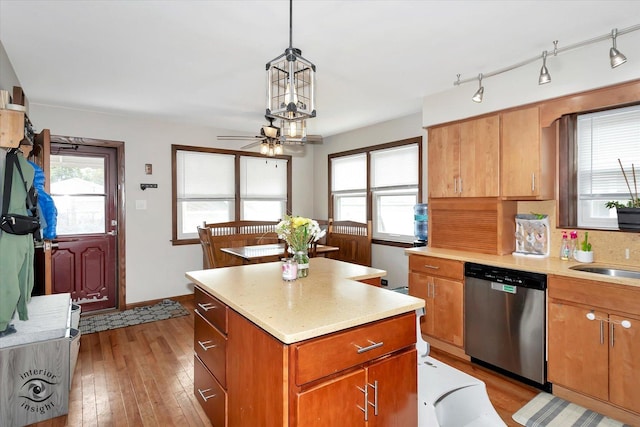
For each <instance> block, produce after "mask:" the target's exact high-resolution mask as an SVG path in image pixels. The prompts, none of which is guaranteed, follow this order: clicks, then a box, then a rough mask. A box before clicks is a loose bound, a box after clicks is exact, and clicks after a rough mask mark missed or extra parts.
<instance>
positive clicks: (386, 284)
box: [380, 279, 389, 286]
mask: <svg viewBox="0 0 640 427" xmlns="http://www.w3.org/2000/svg"><path fill="white" fill-rule="evenodd" d="M380 285H382V286H389V281H388V280H387V279H381V280H380Z"/></svg>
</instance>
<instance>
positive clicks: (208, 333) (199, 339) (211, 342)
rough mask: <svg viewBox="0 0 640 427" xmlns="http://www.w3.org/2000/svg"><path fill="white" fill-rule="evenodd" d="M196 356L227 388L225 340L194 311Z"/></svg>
mask: <svg viewBox="0 0 640 427" xmlns="http://www.w3.org/2000/svg"><path fill="white" fill-rule="evenodd" d="M193 347H194V348H195V351H196V354H197V355H198V357H199V358H200V360H202V362H204V364H205V365H206V366H207V368H209V370H210V371H211V373H212V374H213V375H214V376H215V377H216V379H217V380H218V381H219V382H220V384H222V386H223V387H225V388H226V387H227V363H226V362H227V338H226V337H225V336H224V335H222V334H221V333H220V331H219V330H217V329H216V328H214V327H213V326H212V325H211V324H210V323H209V322H207V321H206V320H205V319H204V317H202V315H201V314H200V313H198V312H197V311H196V315H195V325H194V333H193Z"/></svg>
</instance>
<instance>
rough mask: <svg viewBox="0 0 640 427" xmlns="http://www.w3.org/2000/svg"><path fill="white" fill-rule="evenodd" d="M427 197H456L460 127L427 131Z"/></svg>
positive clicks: (458, 172) (453, 126)
mask: <svg viewBox="0 0 640 427" xmlns="http://www.w3.org/2000/svg"><path fill="white" fill-rule="evenodd" d="M428 152H429V167H428V175H429V197H434V198H438V197H458V196H459V195H460V194H459V190H458V179H459V178H460V125H451V126H442V127H437V128H432V129H429V141H428Z"/></svg>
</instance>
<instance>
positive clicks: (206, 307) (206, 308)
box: [198, 302, 216, 311]
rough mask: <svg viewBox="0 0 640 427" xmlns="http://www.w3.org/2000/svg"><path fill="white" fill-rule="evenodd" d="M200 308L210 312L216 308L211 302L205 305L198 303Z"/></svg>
mask: <svg viewBox="0 0 640 427" xmlns="http://www.w3.org/2000/svg"><path fill="white" fill-rule="evenodd" d="M198 307H200V308H201V309H203V310H204V311H209V310H213V309H214V308H216V306H215V305H213V304H212V303H210V302H207V303H204V304H203V303H201V302H199V303H198Z"/></svg>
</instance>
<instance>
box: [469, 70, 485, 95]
mask: <svg viewBox="0 0 640 427" xmlns="http://www.w3.org/2000/svg"><path fill="white" fill-rule="evenodd" d="M483 95H484V86H482V73H480V74H478V90H477V91H476V93H474V94H473V97H471V100H472V101H473V102H482V96H483Z"/></svg>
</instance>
